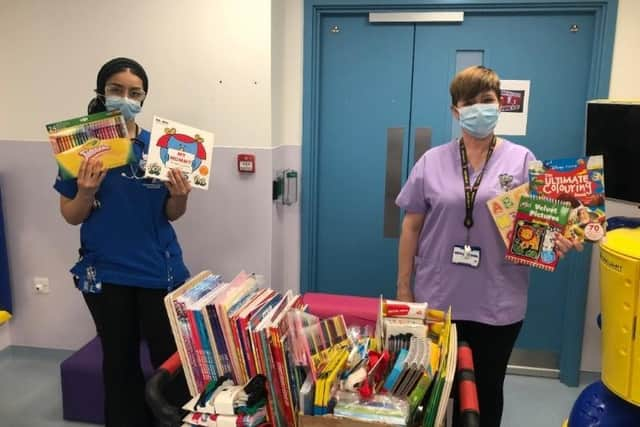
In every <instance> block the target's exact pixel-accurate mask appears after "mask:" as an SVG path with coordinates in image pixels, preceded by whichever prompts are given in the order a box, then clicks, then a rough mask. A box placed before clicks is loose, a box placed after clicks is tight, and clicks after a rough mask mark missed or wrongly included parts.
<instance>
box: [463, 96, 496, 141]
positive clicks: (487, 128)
mask: <svg viewBox="0 0 640 427" xmlns="http://www.w3.org/2000/svg"><path fill="white" fill-rule="evenodd" d="M458 112H459V113H460V126H461V127H462V129H464V130H466V131H467V132H468V133H469V134H471V135H472V136H474V137H476V138H485V137H487V136H489V134H490V133H491V132H492V131H493V130H494V129H495V127H496V124H497V123H498V114H499V112H500V107H499V106H498V104H482V103H478V104H473V105H469V106H467V107H459V108H458Z"/></svg>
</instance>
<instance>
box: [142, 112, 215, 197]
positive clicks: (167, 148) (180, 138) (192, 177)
mask: <svg viewBox="0 0 640 427" xmlns="http://www.w3.org/2000/svg"><path fill="white" fill-rule="evenodd" d="M212 154H213V134H212V133H211V132H207V131H204V130H200V129H196V128H193V127H191V126H187V125H184V124H182V123H178V122H176V121H173V120H168V119H163V118H161V117H157V116H156V117H154V118H153V126H152V127H151V141H150V143H149V155H148V158H147V164H146V167H145V177H148V178H157V179H160V180H162V181H168V180H169V178H168V176H167V174H168V173H169V170H170V169H178V170H180V171H182V173H183V174H184V176H185V177H187V178H188V180H189V182H190V183H191V185H192V186H193V187H194V188H200V189H203V190H207V189H208V188H209V182H210V180H211V156H212Z"/></svg>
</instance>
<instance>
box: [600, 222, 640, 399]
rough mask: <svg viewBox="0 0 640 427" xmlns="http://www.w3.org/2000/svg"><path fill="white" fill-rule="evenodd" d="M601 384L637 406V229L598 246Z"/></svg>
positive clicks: (639, 254)
mask: <svg viewBox="0 0 640 427" xmlns="http://www.w3.org/2000/svg"><path fill="white" fill-rule="evenodd" d="M600 298H601V301H600V303H601V309H602V381H603V382H604V384H605V385H606V386H607V388H608V389H609V390H611V391H612V392H613V393H615V394H616V395H618V396H619V397H620V398H622V399H624V400H626V401H628V402H630V403H632V404H634V405H637V406H640V320H639V319H640V228H636V229H628V228H621V229H617V230H613V231H611V232H609V233H607V236H606V240H605V241H604V242H603V243H602V245H601V246H600Z"/></svg>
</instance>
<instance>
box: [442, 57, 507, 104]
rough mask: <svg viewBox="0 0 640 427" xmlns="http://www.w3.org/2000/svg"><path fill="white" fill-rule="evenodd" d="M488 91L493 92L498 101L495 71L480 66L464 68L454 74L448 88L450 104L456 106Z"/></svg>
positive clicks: (497, 83)
mask: <svg viewBox="0 0 640 427" xmlns="http://www.w3.org/2000/svg"><path fill="white" fill-rule="evenodd" d="M488 90H491V91H493V92H495V94H496V97H497V98H498V100H500V77H498V74H496V72H495V71H493V70H492V69H491V68H487V67H485V66H482V65H474V66H472V67H469V68H465V69H464V70H462V71H460V72H459V73H458V74H456V76H455V77H454V78H453V81H452V82H451V86H450V87H449V92H450V93H451V104H452V105H453V106H456V105H458V101H467V100H469V99H473V98H475V97H476V96H478V94H480V93H482V92H486V91H488Z"/></svg>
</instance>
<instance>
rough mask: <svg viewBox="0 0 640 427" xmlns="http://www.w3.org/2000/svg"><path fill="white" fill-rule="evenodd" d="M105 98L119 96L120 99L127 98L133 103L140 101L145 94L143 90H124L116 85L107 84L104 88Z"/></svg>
mask: <svg viewBox="0 0 640 427" xmlns="http://www.w3.org/2000/svg"><path fill="white" fill-rule="evenodd" d="M104 94H105V96H119V97H121V98H124V97H127V98H129V99H132V100H134V101H142V100H143V99H144V97H145V96H147V94H146V93H145V91H144V90H142V89H140V88H136V87H133V88H129V89H127V88H125V87H124V86H120V85H118V84H113V83H111V84H108V85H106V86H105V88H104Z"/></svg>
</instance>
